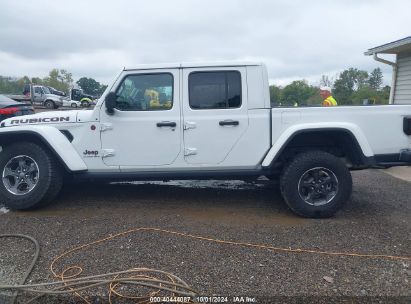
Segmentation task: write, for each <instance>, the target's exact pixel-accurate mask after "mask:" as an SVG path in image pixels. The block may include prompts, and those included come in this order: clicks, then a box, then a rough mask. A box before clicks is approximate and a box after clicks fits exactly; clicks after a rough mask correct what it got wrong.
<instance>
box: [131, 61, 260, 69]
mask: <svg viewBox="0 0 411 304" xmlns="http://www.w3.org/2000/svg"><path fill="white" fill-rule="evenodd" d="M260 65H263V63H260V62H246V61H228V62H218V61H216V62H183V63H160V64H142V65H137V66H135V67H132V68H124V70H125V71H130V70H148V69H150V70H151V69H176V68H177V69H178V68H197V67H236V66H260Z"/></svg>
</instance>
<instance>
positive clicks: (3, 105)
mask: <svg viewBox="0 0 411 304" xmlns="http://www.w3.org/2000/svg"><path fill="white" fill-rule="evenodd" d="M29 114H34V108H33V106H32V105H30V104H27V103H24V102H20V101H15V100H13V99H11V98H8V97H6V96H4V95H1V94H0V121H2V120H4V119H6V118H10V117H13V116H22V115H29Z"/></svg>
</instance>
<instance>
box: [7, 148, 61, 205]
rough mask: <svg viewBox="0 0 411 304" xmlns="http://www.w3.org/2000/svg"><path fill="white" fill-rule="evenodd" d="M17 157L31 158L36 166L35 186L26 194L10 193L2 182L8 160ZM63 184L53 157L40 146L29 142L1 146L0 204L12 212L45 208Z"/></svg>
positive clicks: (56, 162) (58, 166)
mask: <svg viewBox="0 0 411 304" xmlns="http://www.w3.org/2000/svg"><path fill="white" fill-rule="evenodd" d="M19 155H26V156H28V157H30V158H32V159H33V160H34V161H35V162H36V163H37V165H38V168H39V176H38V182H37V184H36V186H35V187H34V188H33V189H32V190H31V191H30V192H28V193H26V194H23V195H16V194H13V193H10V192H9V191H8V190H7V189H6V186H5V183H4V182H3V178H2V177H3V170H4V167H5V166H6V164H7V163H8V161H9V160H10V159H12V158H13V157H16V156H19ZM62 184H63V171H62V168H61V166H60V164H59V163H58V161H57V160H56V159H55V157H54V156H53V155H52V154H51V153H50V152H48V151H47V150H46V149H45V148H43V147H42V146H40V145H38V144H35V143H31V142H20V143H13V144H10V145H8V146H3V150H2V151H1V152H0V203H3V204H4V205H6V207H8V208H10V209H13V210H29V209H35V208H40V207H43V206H46V205H47V204H49V203H50V202H52V201H53V199H54V198H55V197H56V196H57V194H58V193H59V191H60V189H61V186H62Z"/></svg>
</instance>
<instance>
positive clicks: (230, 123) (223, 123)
mask: <svg viewBox="0 0 411 304" xmlns="http://www.w3.org/2000/svg"><path fill="white" fill-rule="evenodd" d="M218 124H219V125H220V126H238V125H239V124H240V122H239V121H238V120H231V119H227V120H222V121H220V122H219V123H218Z"/></svg>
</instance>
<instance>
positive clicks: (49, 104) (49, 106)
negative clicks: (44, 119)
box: [44, 100, 56, 109]
mask: <svg viewBox="0 0 411 304" xmlns="http://www.w3.org/2000/svg"><path fill="white" fill-rule="evenodd" d="M44 106H45V107H46V108H47V109H55V108H56V104H55V103H54V102H53V101H51V100H46V101H45V102H44Z"/></svg>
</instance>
